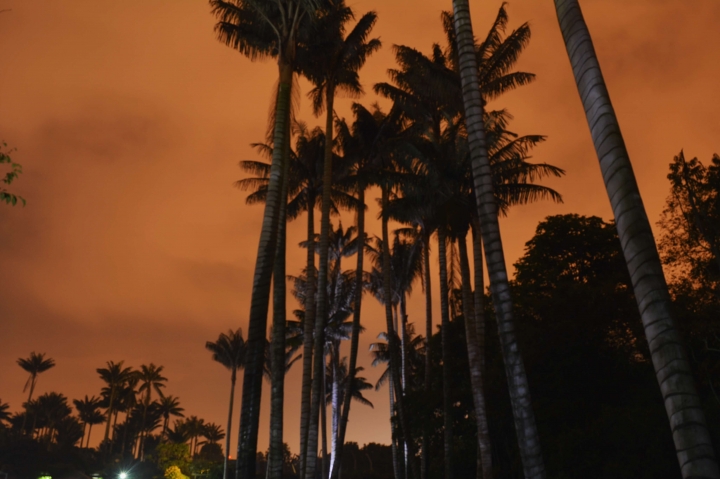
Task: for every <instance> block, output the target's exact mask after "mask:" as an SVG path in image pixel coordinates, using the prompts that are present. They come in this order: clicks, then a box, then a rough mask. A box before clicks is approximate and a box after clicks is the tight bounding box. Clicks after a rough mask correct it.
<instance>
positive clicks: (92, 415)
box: [73, 395, 105, 447]
mask: <svg viewBox="0 0 720 479" xmlns="http://www.w3.org/2000/svg"><path fill="white" fill-rule="evenodd" d="M101 403H102V399H101V398H97V397H95V396H92V397H88V396H87V395H85V399H74V400H73V404H75V409H77V411H78V416H79V417H80V421H82V423H83V441H81V442H80V447H82V445H83V443H84V442H85V441H84V439H85V428H86V427H87V426H90V430H89V431H88V433H87V445H88V446H89V445H90V433H91V432H92V427H93V424H102V423H103V422H105V417H104V415H103V414H102V413H100V404H101ZM86 447H87V446H86Z"/></svg>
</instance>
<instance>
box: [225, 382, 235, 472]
mask: <svg viewBox="0 0 720 479" xmlns="http://www.w3.org/2000/svg"><path fill="white" fill-rule="evenodd" d="M236 379H237V368H233V369H232V373H231V375H230V407H228V421H227V432H226V434H225V454H224V456H225V457H223V479H229V477H228V457H229V456H230V437H231V436H230V433H231V432H232V416H233V406H234V405H235V381H236Z"/></svg>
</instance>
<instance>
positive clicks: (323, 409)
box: [320, 359, 327, 479]
mask: <svg viewBox="0 0 720 479" xmlns="http://www.w3.org/2000/svg"><path fill="white" fill-rule="evenodd" d="M326 368H327V363H326V362H325V360H324V359H323V370H322V390H323V401H322V402H321V403H320V431H321V432H322V435H321V438H322V444H321V448H320V449H321V455H320V457H321V459H320V477H321V478H322V479H325V467H326V464H327V401H325V391H327V376H326V374H327V369H326Z"/></svg>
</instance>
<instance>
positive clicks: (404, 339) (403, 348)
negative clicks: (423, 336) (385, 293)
mask: <svg viewBox="0 0 720 479" xmlns="http://www.w3.org/2000/svg"><path fill="white" fill-rule="evenodd" d="M407 320H408V315H407V307H406V298H405V292H404V291H400V334H401V336H400V338H401V339H400V354H401V359H402V361H401V363H402V390H403V394H405V391H407V380H408V371H407V367H408V347H409V346H408V335H407ZM403 466H404V470H403V473H404V475H405V477H407V475H408V470H407V469H408V444H407V441H404V442H403Z"/></svg>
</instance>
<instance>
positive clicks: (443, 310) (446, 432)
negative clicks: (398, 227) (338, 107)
mask: <svg viewBox="0 0 720 479" xmlns="http://www.w3.org/2000/svg"><path fill="white" fill-rule="evenodd" d="M446 238H447V237H446V232H445V229H444V228H443V227H442V226H441V227H440V228H438V256H439V260H440V261H439V262H440V317H441V328H440V339H441V348H442V351H441V354H442V362H443V366H442V384H443V386H442V388H443V452H444V459H445V460H444V462H443V467H444V472H445V479H452V475H453V474H452V469H453V460H452V459H453V458H452V438H453V434H452V415H451V411H452V399H451V397H450V361H449V359H450V351H448V348H449V347H450V345H449V344H448V341H449V337H448V335H449V334H450V331H449V329H450V311H449V309H448V278H447V253H446Z"/></svg>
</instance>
